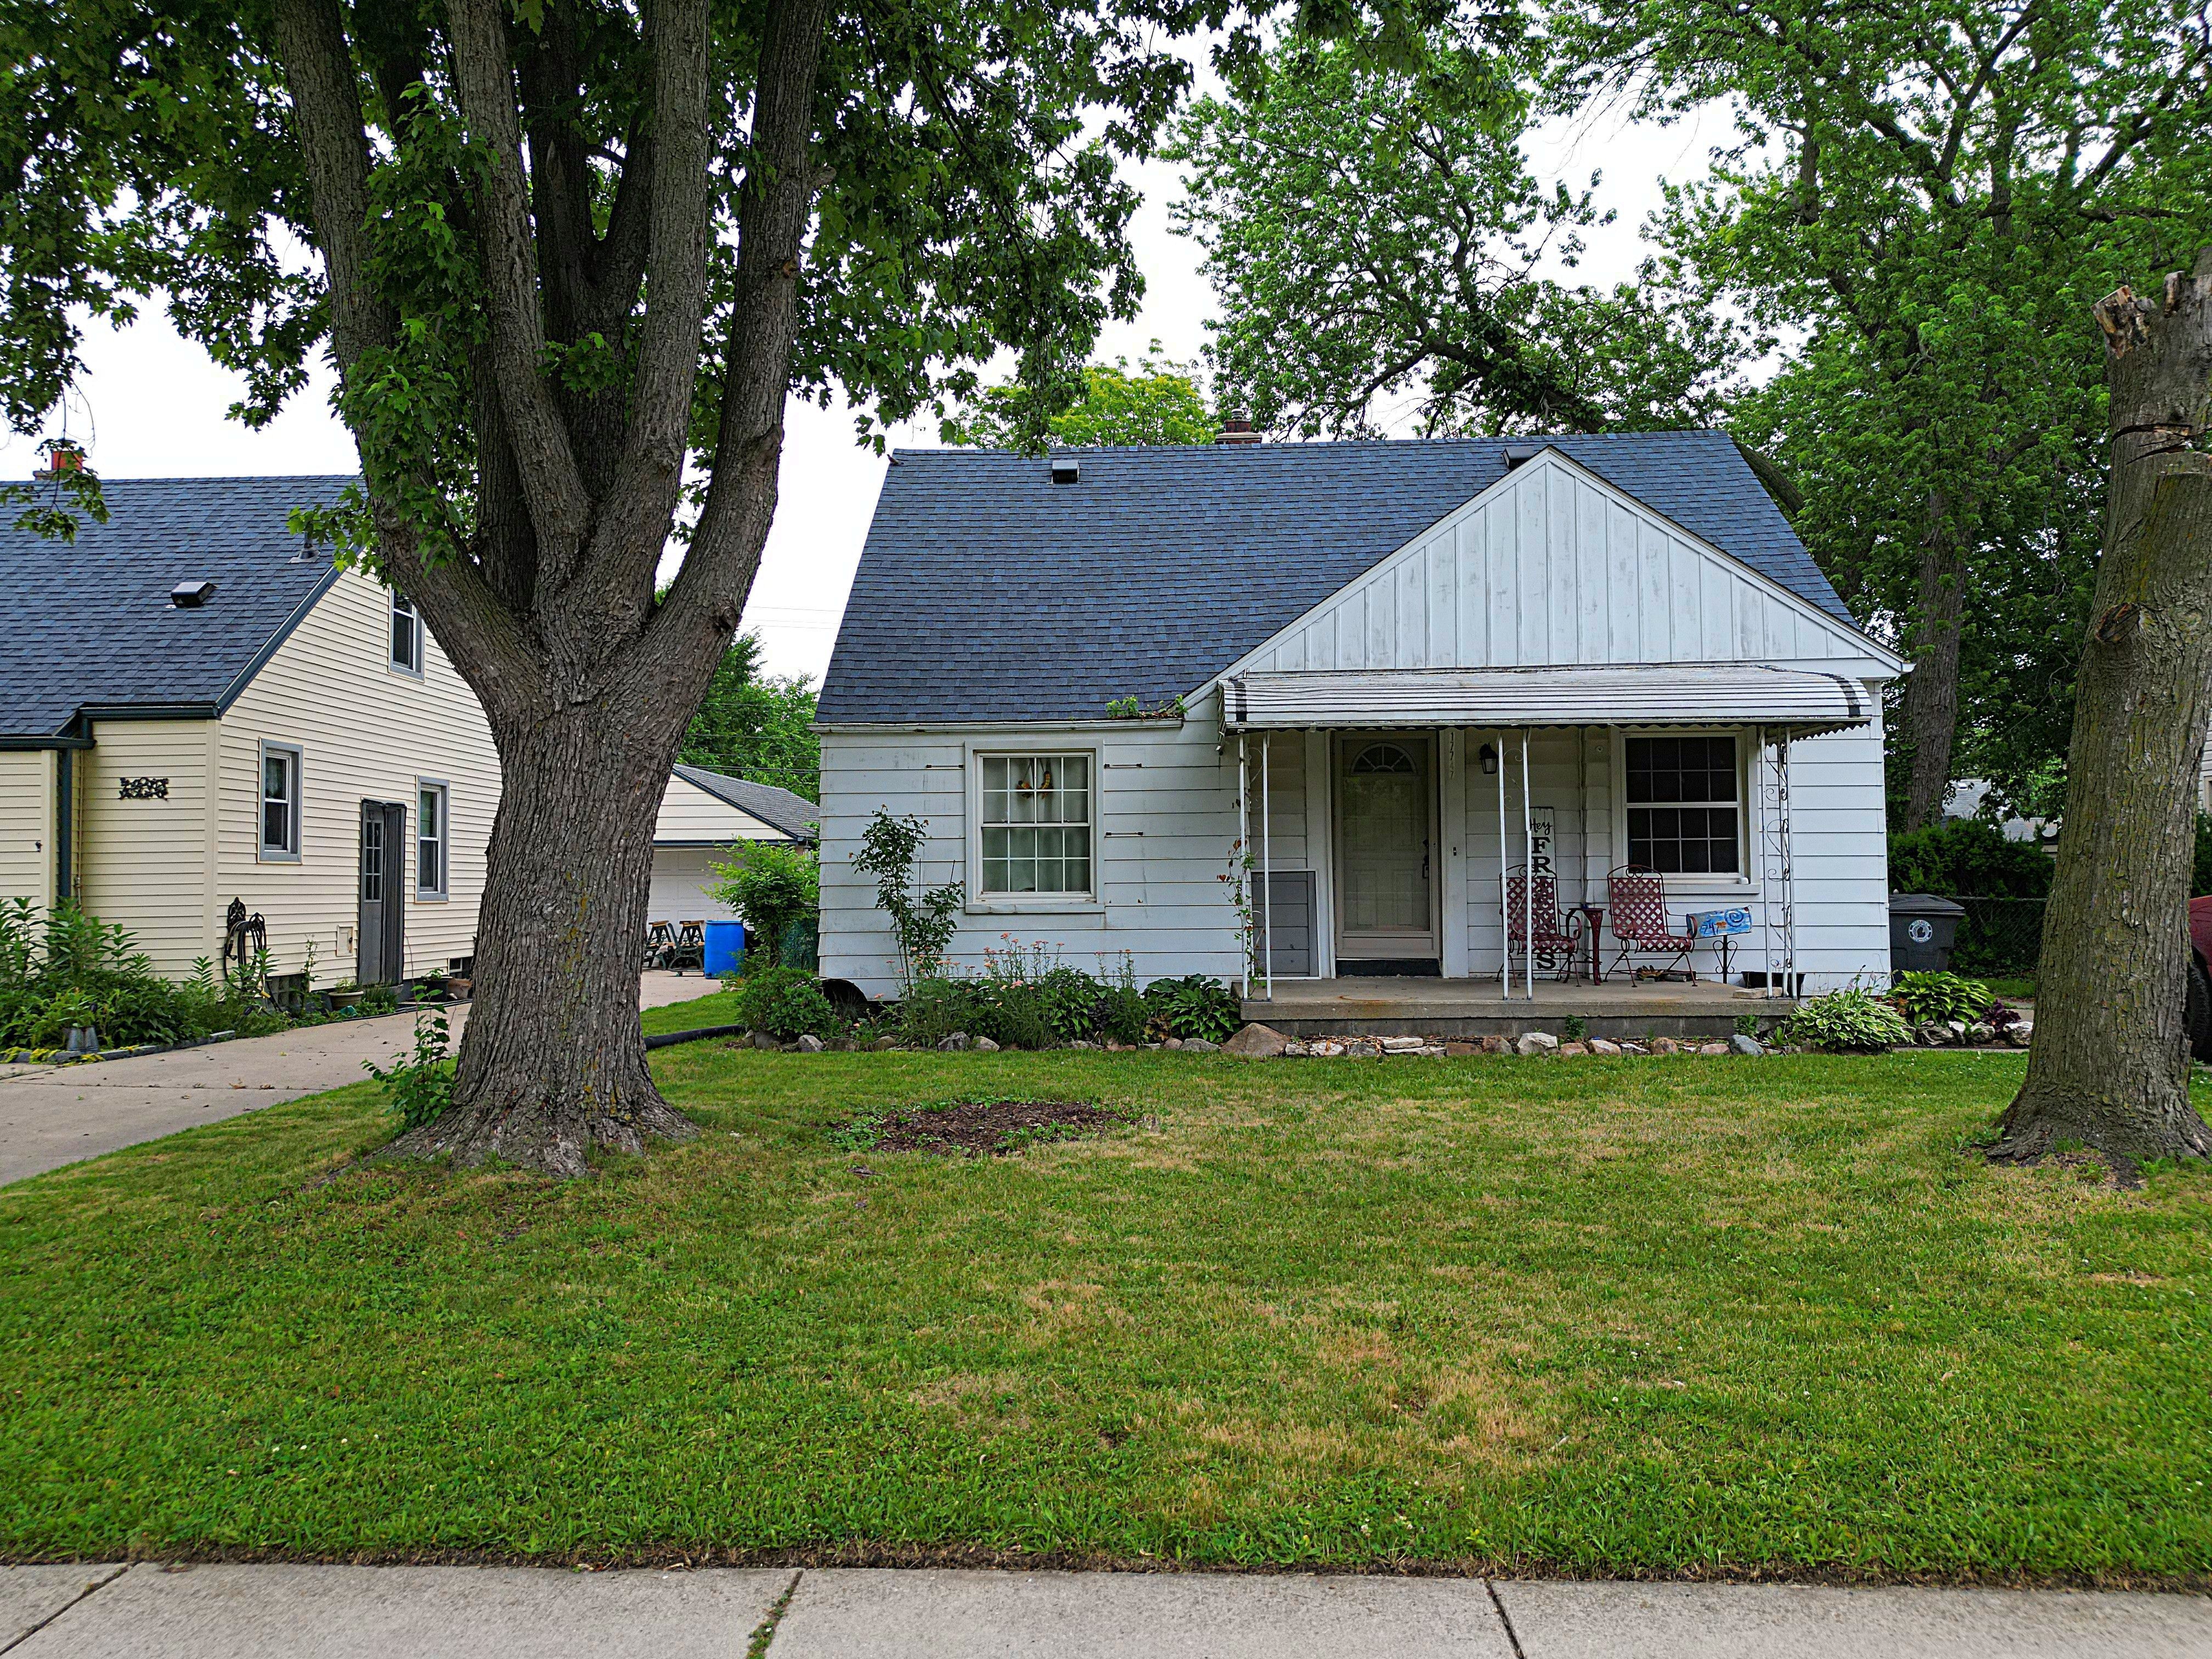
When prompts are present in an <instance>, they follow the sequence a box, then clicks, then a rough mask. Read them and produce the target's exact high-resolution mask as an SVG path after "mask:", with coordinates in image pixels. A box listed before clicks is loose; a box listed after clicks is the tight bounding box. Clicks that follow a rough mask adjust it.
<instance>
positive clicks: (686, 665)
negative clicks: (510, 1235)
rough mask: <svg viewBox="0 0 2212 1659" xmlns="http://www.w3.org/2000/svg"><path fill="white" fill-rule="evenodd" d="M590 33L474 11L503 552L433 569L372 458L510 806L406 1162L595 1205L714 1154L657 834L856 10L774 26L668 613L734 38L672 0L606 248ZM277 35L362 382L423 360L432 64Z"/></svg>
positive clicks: (328, 28) (773, 376) (752, 522)
mask: <svg viewBox="0 0 2212 1659" xmlns="http://www.w3.org/2000/svg"><path fill="white" fill-rule="evenodd" d="M573 13H574V8H573V7H571V6H568V5H567V4H565V3H563V0H549V3H548V4H547V5H546V6H545V8H544V27H543V29H542V31H539V32H537V33H534V34H532V36H530V37H529V38H528V40H523V38H522V37H520V36H518V34H517V33H515V31H516V29H517V27H519V26H518V25H517V24H516V23H515V22H514V21H513V14H512V8H510V7H509V6H507V5H506V4H505V3H502V0H447V42H448V45H449V47H450V53H449V55H450V58H451V60H452V70H453V74H452V87H453V94H454V95H455V96H456V97H457V98H458V100H459V106H460V111H461V114H462V116H463V118H464V119H465V125H466V127H467V130H468V141H469V144H470V146H471V149H472V150H473V151H475V152H477V155H478V156H479V166H478V167H477V169H476V170H475V171H474V172H473V173H471V174H470V175H469V178H468V180H467V181H466V183H465V191H466V197H465V209H466V216H467V219H468V222H470V224H471V226H472V228H473V230H474V233H475V235H476V245H477V248H478V251H479V256H480V259H481V264H482V270H481V271H480V272H479V276H480V279H481V292H482V294H483V313H484V315H485V317H486V319H488V321H489V330H488V337H487V338H486V339H485V340H484V342H483V344H482V345H481V346H480V347H479V348H477V349H474V350H472V352H471V378H472V380H473V385H472V386H471V398H472V401H473V407H474V410H475V414H474V422H475V426H476V430H475V432H474V434H473V436H474V439H475V441H476V452H477V474H476V477H475V479H474V496H475V500H474V502H473V506H474V508H475V511H474V513H473V515H472V522H473V526H474V528H473V531H472V532H471V536H470V539H469V542H468V544H467V545H466V546H465V548H463V549H462V550H461V551H460V553H459V556H429V555H428V554H427V553H426V552H425V550H424V547H423V541H422V536H421V534H420V533H419V531H418V529H417V528H416V526H415V525H413V524H412V523H411V522H410V520H408V519H407V518H406V517H405V516H404V515H403V513H401V512H400V511H399V510H398V507H397V506H396V505H395V502H394V499H393V498H394V496H395V495H396V494H397V493H398V492H397V491H396V490H395V489H394V488H393V486H394V485H395V484H397V483H403V482H404V483H415V484H417V485H419V484H421V483H424V482H426V481H425V480H422V479H417V478H412V477H409V478H405V479H395V478H393V477H387V476H383V475H381V474H380V468H379V465H378V457H377V455H376V454H375V453H373V451H372V450H371V448H370V447H369V446H368V444H367V443H366V442H364V446H363V456H362V460H363V471H364V475H365V477H366V482H367V484H368V495H369V498H370V507H371V511H372V514H373V516H374V523H375V533H376V543H377V552H378V556H379V559H380V562H381V565H382V568H383V570H384V573H385V574H386V576H387V577H389V578H390V579H392V580H394V581H395V582H396V583H397V585H398V586H400V587H402V588H404V591H405V592H407V593H408V594H409V596H410V598H412V599H414V600H415V602H416V605H417V607H418V608H419V609H420V610H421V611H422V614H423V616H424V617H425V619H426V621H427V622H428V624H429V627H430V629H431V630H432V632H433V633H434V634H435V635H436V636H437V639H438V641H439V643H440V644H441V646H442V647H444V649H445V651H446V653H447V655H448V656H449V657H450V658H451V659H453V663H454V665H455V667H456V668H457V669H459V671H460V672H461V673H462V675H463V676H464V677H465V678H466V679H467V680H468V682H469V684H470V686H471V689H472V690H474V691H475V692H476V694H477V698H478V700H479V701H480V702H481V703H482V704H483V708H484V713H485V716H486V718H487V720H489V723H490V726H491V729H492V734H493V737H494V738H495V741H496V743H497V744H498V748H499V753H500V769H501V804H500V809H499V813H498V817H497V819H496V821H495V825H494V828H493V831H492V839H491V845H490V848H489V874H488V878H487V883H486V887H485V891H484V896H483V907H482V910H481V913H480V917H479V923H478V939H477V1000H476V1005H475V1006H474V1008H473V1009H472V1010H471V1016H470V1019H469V1024H468V1028H467V1030H466V1032H465V1036H463V1039H462V1043H461V1053H460V1060H459V1069H458V1073H457V1076H456V1079H455V1085H454V1096H453V1107H452V1109H450V1110H449V1111H447V1114H446V1115H444V1116H443V1117H441V1119H440V1120H439V1121H437V1122H435V1123H434V1124H431V1125H429V1126H427V1127H424V1128H422V1129H419V1130H416V1131H414V1132H411V1133H409V1134H408V1135H406V1136H404V1137H403V1138H402V1139H400V1140H399V1141H398V1142H397V1143H395V1150H396V1151H398V1152H402V1153H413V1154H420V1155H425V1156H433V1155H435V1156H446V1157H451V1158H453V1159H454V1160H456V1161H457V1162H459V1163H463V1164H474V1163H477V1162H480V1161H482V1160H483V1159H485V1158H504V1159H506V1160H507V1161H509V1162H512V1163H516V1164H525V1165H527V1166H530V1167H532V1168H536V1169H539V1170H546V1171H548V1172H550V1173H553V1174H556V1175H562V1176H574V1175H580V1174H582V1173H584V1172H585V1171H586V1169H587V1168H588V1163H587V1159H588V1156H589V1154H590V1152H591V1151H592V1149H593V1148H594V1147H605V1148H610V1149H613V1150H617V1151H623V1152H636V1151H639V1150H641V1148H642V1147H643V1146H645V1145H646V1143H647V1141H648V1140H649V1139H652V1138H654V1137H671V1138H678V1137H682V1136H684V1135H688V1134H690V1133H694V1130H693V1128H692V1126H691V1125H690V1122H689V1121H688V1120H686V1119H685V1118H684V1117H683V1116H682V1115H681V1114H679V1113H678V1112H677V1111H675V1110H674V1109H672V1108H671V1107H670V1106H668V1105H667V1104H666V1103H665V1102H663V1101H662V1100H661V1098H660V1097H659V1093H658V1091H656V1090H655V1088H654V1086H653V1079H652V1077H651V1075H650V1074H649V1073H648V1072H647V1067H646V1060H645V1047H644V1038H643V1035H642V1032H641V1029H640V1025H639V1020H638V1007H637V1001H638V997H637V991H638V975H639V968H640V963H641V951H642V941H643V939H644V933H645V925H646V914H645V912H646V905H647V890H648V885H649V882H650V877H651V865H652V856H653V847H652V838H653V823H654V819H655V817H656V815H657V813H658V811H659V802H660V797H661V793H662V792H663V791H664V789H665V787H666V784H667V779H668V773H669V768H670V766H671V764H672V763H673V761H674V758H675V754H676V749H677V744H678V742H679V741H680V739H681V738H682V736H683V732H684V726H685V725H686V723H687V721H688V720H689V719H690V715H691V713H692V711H693V710H694V709H696V707H697V706H698V703H699V700H700V698H701V697H702V696H703V695H704V694H705V690H706V688H707V684H708V680H709V679H710V678H711V677H712V675H713V672H714V665H715V664H716V663H717V662H718V661H719V660H720V657H721V653H722V652H723V651H724V649H725V648H726V647H727V645H728V643H729V641H730V638H731V636H732V635H733V634H734V633H735V632H736V630H737V628H738V623H739V621H740V619H741V617H742V616H743V614H744V601H745V597H746V594H747V592H749V591H750V586H751V584H752V578H753V574H754V572H755V571H756V569H757V568H758V564H759V559H760V551H761V548H762V545H763V543H764V542H765V541H766V539H767V536H768V531H769V523H770V521H771V520H772V519H773V517H774V514H775V501H776V475H777V471H778V466H779V463H780V460H781V453H782V440H783V406H784V398H785V393H786V390H787V386H788V385H789V380H790V370H791V353H792V343H793V333H794V329H795V325H796V308H797V292H798V277H799V258H800V253H801V250H802V246H803V240H804V236H805V228H806V225H807V222H808V219H809V216H810V210H811V198H812V195H813V193H814V191H815V190H816V188H817V184H818V181H817V179H816V176H815V173H814V170H813V168H812V167H811V165H810V152H811V144H812V141H813V131H814V130H813V113H814V112H813V103H814V96H815V87H816V78H817V68H818V64H819V61H820V54H821V49H822V42H823V34H824V32H825V28H826V23H827V17H828V6H827V0H769V4H768V5H767V7H766V9H765V11H764V15H763V17H762V18H761V20H760V24H759V33H758V36H757V39H758V41H759V45H758V48H757V50H758V54H759V57H758V64H757V79H756V81H755V83H754V96H753V100H752V120H751V125H750V132H749V133H748V134H747V139H748V141H749V142H748V143H747V144H746V145H745V148H744V161H743V168H744V185H743V187H742V190H741V195H740V201H739V205H738V212H737V219H738V285H737V288H738V291H737V294H736V303H735V309H734V311H733V313H732V314H731V316H730V318H729V325H730V326H729V345H728V348H727V355H726V361H725V362H724V364H723V365H722V386H721V399H720V407H721V414H720V426H719V430H718V431H717V432H716V434H715V435H714V441H713V455H712V473H711V478H710V481H709V483H708V497H707V502H706V507H705V510H704V512H703V513H702V516H701V520H700V522H699V524H698V526H696V531H695V533H694V535H693V537H692V538H691V541H690V546H689V548H688V549H687V550H686V553H685V556H684V563H683V566H682V568H681V569H680V571H679V572H678V576H677V579H676V581H675V583H674V585H673V586H672V587H671V590H670V592H668V594H667V595H666V597H665V599H659V598H656V595H655V592H654V580H655V574H656V571H657V568H658V565H659V560H660V557H661V554H662V550H663V549H664V547H665V545H666V544H667V541H668V538H669V534H670V531H671V523H672V520H673V516H674V513H675V510H676V507H677V506H678V490H679V487H680V484H681V482H682V473H683V466H684V458H685V453H686V449H687V445H688V443H689V441H690V429H691V422H692V418H693V412H694V411H693V396H692V394H693V389H694V383H695V381H696V377H697V374H698V373H699V369H700V348H701V343H702V337H703V331H704V323H705V317H706V311H707V307H708V304H709V283H708V250H709V247H710V245H711V240H712V234H711V232H712V224H713V206H714V198H715V196H716V194H717V192H718V191H720V189H721V185H720V184H719V182H718V181H717V180H716V179H715V177H714V172H713V164H714V154H715V153H714V142H713V138H712V135H711V133H710V131H709V106H710V100H711V99H712V98H713V97H714V96H715V95H716V92H715V88H716V86H717V85H718V82H717V81H716V77H715V75H714V67H713V64H712V63H711V53H712V47H713V41H712V40H711V37H710V31H709V21H710V17H709V9H708V3H707V0H653V3H652V4H650V5H647V7H645V8H644V9H643V10H642V12H641V14H639V15H640V18H641V30H642V37H641V38H642V43H643V45H644V46H645V47H646V48H647V50H648V52H649V53H650V58H651V63H652V99H651V101H650V116H649V118H641V125H639V126H638V127H637V128H636V129H635V130H632V131H628V132H625V133H623V134H621V135H618V137H619V141H620V147H621V150H622V155H621V178H620V180H619V183H618V185H617V189H616V191H615V192H614V198H613V204H612V206H611V210H610V212H609V214H608V216H607V222H606V228H605V233H604V234H599V233H598V232H597V231H595V229H594V213H593V209H592V194H591V192H592V188H593V186H592V184H591V181H590V178H589V174H588V170H587V168H586V166H585V158H586V156H588V155H603V154H605V153H606V149H605V140H604V138H603V137H601V136H599V135H596V134H594V133H592V132H590V131H586V130H584V129H582V128H580V127H579V126H577V125H574V124H575V123H576V122H577V121H578V120H579V119H580V118H581V117H580V114H579V112H580V111H581V110H584V109H586V107H587V105H588V100H583V99H581V98H580V96H579V95H578V94H579V91H580V88H579V85H578V77H579V76H580V75H581V73H582V70H581V69H580V67H579V64H580V62H581V59H580V58H579V57H578V56H577V55H576V54H575V52H574V42H575V40H577V38H578V31H579V28H580V22H579V19H578V16H577V15H572V14H573ZM276 14H277V24H278V45H279V52H280V55H281V57H282V59H283V64H284V71H285V80H286V83H287V85H288V87H289V90H290V92H291V95H292V100H293V104H294V109H295V132H296V134H297V136H298V139H299V142H300V144H301V150H302V154H303V159H304V160H305V161H306V162H307V175H308V178H309V179H310V182H311V185H312V187H313V203H314V219H315V225H316V232H317V241H318V244H319V249H320V251H321V252H322V254H323V258H324V262H325V270H326V271H327V273H328V277H329V283H330V289H331V301H332V314H333V319H334V326H333V330H332V343H333V348H334V350H335V354H336V356H337V362H338V368H339V372H340V374H341V375H342V376H349V375H350V374H352V373H353V371H354V370H355V368H356V365H358V364H360V363H362V360H363V359H364V357H365V356H368V354H370V353H373V352H374V351H377V350H379V349H383V348H387V347H390V346H392V344H393V343H394V341H395V340H396V339H397V337H398V319H397V318H396V317H395V316H394V314H393V313H392V309H391V307H389V306H388V305H386V303H385V301H383V300H382V299H381V297H380V287H379V280H380V279H379V273H378V270H377V269H376V266H375V264H374V258H373V253H372V250H371V246H370V239H369V238H368V237H367V236H365V235H364V234H362V224H363V219H364V216H365V215H368V214H370V213H372V212H373V211H374V210H373V208H372V206H371V204H372V202H373V199H374V197H373V192H372V191H371V190H370V189H369V179H370V171H371V168H372V166H373V165H374V154H375V152H374V147H373V146H372V145H371V144H370V143H368V137H367V135H366V132H365V129H364V127H363V124H362V102H361V98H360V95H359V91H358V88H359V85H360V81H361V76H362V72H363V70H364V68H365V69H366V70H367V72H368V73H369V74H370V75H372V76H374V77H375V78H376V79H377V81H378V82H379V83H380V84H382V83H384V82H387V81H392V82H405V81H407V79H408V78H409V76H410V74H411V75H412V76H416V77H417V78H419V76H420V74H421V66H420V65H419V64H416V65H414V66H413V67H412V69H411V70H410V68H409V67H408V66H406V65H395V64H386V63H380V62H377V61H374V52H373V50H372V48H371V46H369V45H365V44H364V43H363V42H362V41H358V40H356V41H349V40H348V38H347V35H346V32H345V14H344V13H343V11H342V10H341V9H340V6H339V4H338V0H277V5H276ZM619 26H620V25H618V24H617V25H611V27H619ZM519 43H520V45H522V46H527V52H526V53H525V54H524V56H525V57H526V64H525V67H524V69H523V70H522V71H521V72H520V74H518V71H517V68H516V58H517V52H518V49H519ZM356 55H360V56H362V58H364V59H367V60H368V61H366V62H365V63H363V64H357V63H356ZM386 97H387V100H389V98H390V97H391V94H390V93H388V92H387V94H386ZM533 100H534V101H533ZM526 150H527V152H528V155H529V156H530V158H531V159H532V163H533V165H532V166H529V167H526V165H525V153H526ZM594 332H604V333H605V334H606V335H608V336H609V337H612V338H615V339H617V341H618V342H623V341H626V342H627V343H628V346H629V350H628V354H627V357H626V361H627V362H628V364H629V369H628V372H627V374H626V376H625V378H624V379H623V381H622V383H621V384H619V385H617V386H612V387H611V388H609V387H600V388H598V389H590V388H586V389H581V390H580V389H578V388H577V387H575V386H571V385H568V384H566V383H564V382H563V381H562V379H561V378H560V377H559V376H558V375H557V374H555V373H553V372H550V369H549V368H548V366H547V361H546V358H547V351H548V348H549V347H550V346H568V345H574V343H576V342H577V341H578V340H579V339H580V338H581V337H584V336H586V335H587V334H590V333H594ZM428 482H431V483H435V481H428Z"/></svg>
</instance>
